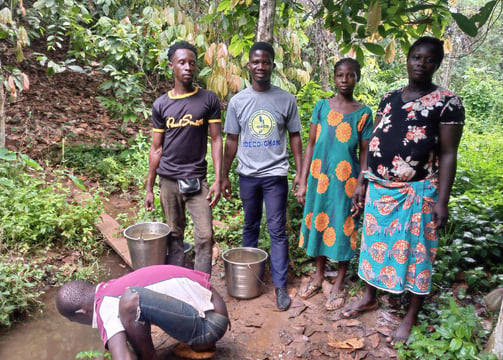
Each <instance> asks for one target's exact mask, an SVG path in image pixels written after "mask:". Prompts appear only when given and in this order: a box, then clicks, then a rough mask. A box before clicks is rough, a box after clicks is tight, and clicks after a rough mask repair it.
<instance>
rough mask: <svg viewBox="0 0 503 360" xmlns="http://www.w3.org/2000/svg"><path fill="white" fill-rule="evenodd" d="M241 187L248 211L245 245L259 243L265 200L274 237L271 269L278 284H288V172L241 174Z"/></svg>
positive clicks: (241, 193) (270, 231)
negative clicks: (268, 174) (264, 175)
mask: <svg viewBox="0 0 503 360" xmlns="http://www.w3.org/2000/svg"><path fill="white" fill-rule="evenodd" d="M239 191H240V195H241V200H242V201H243V210H244V214H245V218H244V226H243V246H245V247H248V246H249V247H257V246H258V238H259V234H260V221H261V219H262V209H263V203H264V202H265V209H266V217H267V228H268V230H269V236H270V237H271V256H270V257H271V272H272V281H273V283H274V286H275V287H284V286H286V283H287V275H288V236H287V234H286V204H287V198H288V179H287V177H286V176H269V177H249V176H240V177H239Z"/></svg>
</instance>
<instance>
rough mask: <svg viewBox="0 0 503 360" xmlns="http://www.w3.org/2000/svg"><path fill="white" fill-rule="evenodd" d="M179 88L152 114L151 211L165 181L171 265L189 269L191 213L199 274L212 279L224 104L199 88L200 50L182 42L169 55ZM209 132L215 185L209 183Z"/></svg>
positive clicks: (147, 206)
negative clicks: (186, 261)
mask: <svg viewBox="0 0 503 360" xmlns="http://www.w3.org/2000/svg"><path fill="white" fill-rule="evenodd" d="M168 59H169V67H170V69H171V70H172V71H173V78H174V80H175V87H174V88H173V89H172V90H170V91H168V92H167V93H166V94H164V95H162V96H160V97H159V98H158V99H157V100H156V101H155V102H154V105H153V108H152V123H153V137H152V145H151V148H150V153H149V170H148V178H147V184H146V190H147V195H146V198H145V209H146V210H147V211H152V210H153V209H154V193H153V187H154V183H155V178H156V176H157V175H159V178H160V181H159V184H160V188H161V194H160V198H161V205H162V208H163V211H164V215H165V216H166V222H167V224H168V225H169V226H170V227H171V233H170V235H169V238H168V264H172V265H179V266H183V265H184V249H183V236H184V231H185V225H186V217H185V210H186V209H187V210H188V212H189V214H190V216H191V218H192V220H193V222H194V247H195V264H194V269H195V270H199V271H203V272H206V273H208V274H211V257H212V250H213V227H212V216H211V209H212V208H213V207H214V206H215V205H216V204H217V203H218V201H219V200H220V192H221V190H220V182H221V180H220V173H221V166H222V134H221V118H220V101H219V99H218V97H217V96H216V95H215V94H214V93H213V92H211V91H209V90H204V89H200V88H197V87H195V86H194V84H193V81H194V77H195V75H196V61H197V50H196V48H195V47H194V46H193V45H191V44H189V43H187V42H184V41H182V42H177V43H175V44H174V45H172V46H171V47H170V48H169V51H168ZM208 130H209V134H210V137H211V157H212V160H213V167H214V169H215V182H214V184H213V185H212V186H211V187H209V185H208V183H207V182H206V172H207V162H206V149H207V139H208Z"/></svg>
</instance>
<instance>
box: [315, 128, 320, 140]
mask: <svg viewBox="0 0 503 360" xmlns="http://www.w3.org/2000/svg"><path fill="white" fill-rule="evenodd" d="M320 134H321V125H320V124H318V125H317V126H316V140H315V142H318V139H319V138H320Z"/></svg>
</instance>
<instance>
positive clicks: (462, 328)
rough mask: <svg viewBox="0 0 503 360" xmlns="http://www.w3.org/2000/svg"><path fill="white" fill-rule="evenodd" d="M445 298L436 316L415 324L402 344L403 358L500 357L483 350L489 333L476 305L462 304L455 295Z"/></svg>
mask: <svg viewBox="0 0 503 360" xmlns="http://www.w3.org/2000/svg"><path fill="white" fill-rule="evenodd" d="M441 301H442V303H441V304H440V306H439V307H438V309H437V311H436V313H435V316H432V317H431V318H429V319H428V320H429V321H428V322H421V324H420V325H419V326H417V327H414V329H413V331H412V334H411V336H410V338H409V341H408V344H407V346H404V345H403V344H399V345H398V356H399V357H400V359H422V360H436V359H446V360H450V359H452V360H468V359H480V360H497V357H496V355H494V354H487V353H484V352H482V351H481V349H482V348H483V346H484V343H485V340H487V337H488V336H489V334H488V332H487V331H486V330H484V329H483V328H482V325H481V320H482V319H481V318H480V317H478V316H477V315H476V313H475V308H474V307H473V305H467V306H465V307H463V308H461V307H459V306H458V305H457V304H456V302H455V301H454V300H453V299H452V298H443V299H441ZM431 328H433V330H430V329H431Z"/></svg>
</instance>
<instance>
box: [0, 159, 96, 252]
mask: <svg viewBox="0 0 503 360" xmlns="http://www.w3.org/2000/svg"><path fill="white" fill-rule="evenodd" d="M3 159H4V160H7V159H8V161H5V162H3V163H2V166H0V182H1V183H2V186H1V187H0V202H1V203H2V207H0V223H1V224H2V225H1V227H0V235H1V237H2V243H4V244H6V245H7V246H9V247H12V248H17V249H20V248H24V252H26V251H27V250H34V249H36V248H44V247H46V246H51V245H53V244H59V245H65V246H73V247H76V248H79V249H81V250H82V253H83V254H89V255H91V254H92V253H93V252H94V251H96V250H95V249H94V243H95V240H94V238H95V232H96V227H95V223H96V221H97V219H98V216H99V214H100V213H101V203H100V201H99V200H98V198H97V197H94V198H89V199H82V200H79V201H78V202H77V201H76V200H74V199H73V197H72V194H71V191H70V189H68V188H65V187H64V186H63V185H62V184H65V183H66V180H65V178H64V176H62V175H64V174H61V175H60V176H56V177H55V178H52V179H49V178H48V177H47V175H46V174H45V173H44V172H43V171H42V170H41V168H40V167H39V166H38V164H37V165H36V166H37V169H38V170H34V169H33V167H32V168H31V169H30V168H29V167H28V166H27V161H22V159H23V157H17V156H16V155H15V154H13V153H9V152H5V153H4V155H3ZM24 159H26V157H24ZM29 164H32V165H33V164H36V163H35V162H33V160H31V159H30V162H29ZM49 181H51V182H52V183H53V184H54V185H48V184H47V183H48V182H49Z"/></svg>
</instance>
